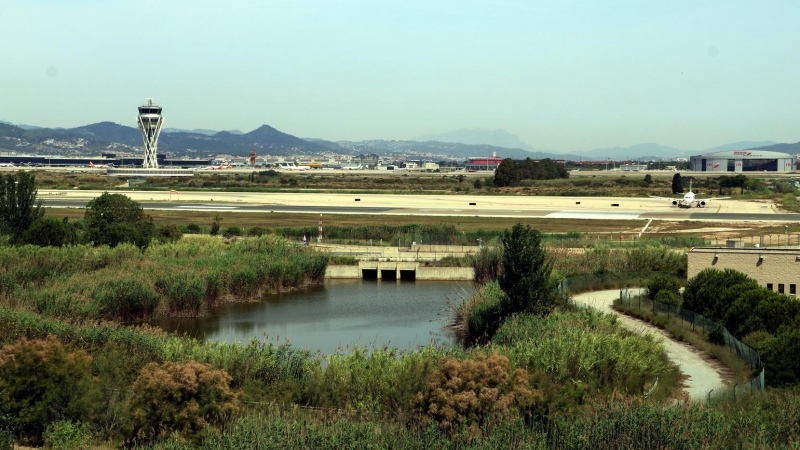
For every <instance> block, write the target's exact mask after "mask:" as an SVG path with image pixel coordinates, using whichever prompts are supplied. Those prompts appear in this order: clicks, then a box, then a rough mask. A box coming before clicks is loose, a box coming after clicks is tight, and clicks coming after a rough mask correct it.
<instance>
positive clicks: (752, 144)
mask: <svg viewBox="0 0 800 450" xmlns="http://www.w3.org/2000/svg"><path fill="white" fill-rule="evenodd" d="M774 144H776V143H775V142H773V141H740V142H734V143H732V144H725V145H719V146H716V147H711V148H707V149H705V150H703V151H702V152H699V153H714V152H730V151H735V150H749V149H754V148H762V147H768V146H770V145H774ZM699 153H698V154H699Z"/></svg>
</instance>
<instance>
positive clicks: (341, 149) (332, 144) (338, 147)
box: [303, 138, 350, 154]
mask: <svg viewBox="0 0 800 450" xmlns="http://www.w3.org/2000/svg"><path fill="white" fill-rule="evenodd" d="M303 140H305V141H308V142H312V143H314V144H317V145H321V146H323V147H328V148H329V149H331V151H333V152H336V153H341V154H348V153H350V151H349V150H348V149H346V148H344V147H342V146H341V145H339V143H338V142H333V141H326V140H325V139H315V138H303Z"/></svg>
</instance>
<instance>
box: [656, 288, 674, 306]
mask: <svg viewBox="0 0 800 450" xmlns="http://www.w3.org/2000/svg"><path fill="white" fill-rule="evenodd" d="M653 300H655V301H657V302H661V303H663V304H665V305H671V306H676V307H680V306H681V296H680V294H678V293H676V292H675V291H672V290H661V291H658V294H656V296H655V298H654V299H653Z"/></svg>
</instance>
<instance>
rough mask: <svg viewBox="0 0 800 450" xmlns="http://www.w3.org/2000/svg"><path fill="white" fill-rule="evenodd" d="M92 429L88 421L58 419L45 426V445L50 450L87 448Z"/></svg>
mask: <svg viewBox="0 0 800 450" xmlns="http://www.w3.org/2000/svg"><path fill="white" fill-rule="evenodd" d="M91 439H92V431H91V429H90V425H89V424H88V423H81V422H72V421H70V420H60V421H58V422H53V423H51V424H50V425H48V426H47V429H46V430H45V431H44V444H45V447H47V448H50V449H52V450H73V449H77V448H81V449H82V448H88V445H89V441H90V440H91Z"/></svg>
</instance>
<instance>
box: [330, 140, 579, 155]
mask: <svg viewBox="0 0 800 450" xmlns="http://www.w3.org/2000/svg"><path fill="white" fill-rule="evenodd" d="M338 144H339V145H340V146H342V147H344V148H346V149H348V150H350V152H351V154H361V153H379V154H380V153H395V154H403V153H405V154H407V153H413V154H417V155H421V156H426V155H430V157H431V158H439V157H445V156H448V155H449V156H452V157H455V158H457V159H462V160H463V159H467V158H469V157H473V156H475V157H479V156H491V155H492V154H493V153H496V154H497V156H500V157H501V158H514V159H525V158H531V159H543V158H552V159H564V158H565V157H570V156H574V155H560V154H555V153H544V152H530V151H527V150H523V149H521V148H505V147H495V146H492V145H470V144H460V143H455V142H437V141H427V142H419V141H402V140H391V141H390V140H368V141H358V142H353V141H340V142H338ZM575 159H577V156H575Z"/></svg>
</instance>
